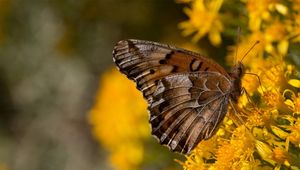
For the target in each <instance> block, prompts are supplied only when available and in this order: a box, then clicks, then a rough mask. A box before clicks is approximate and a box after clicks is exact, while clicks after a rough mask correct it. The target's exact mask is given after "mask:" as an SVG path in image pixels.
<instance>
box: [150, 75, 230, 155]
mask: <svg viewBox="0 0 300 170" xmlns="http://www.w3.org/2000/svg"><path fill="white" fill-rule="evenodd" d="M157 86H158V88H157V90H156V91H155V92H154V94H153V102H152V104H151V105H150V106H149V108H148V109H149V111H150V115H151V116H150V123H151V126H152V134H153V135H154V136H156V137H157V138H158V140H159V142H160V143H161V144H164V145H167V146H168V147H169V149H170V150H172V151H177V152H181V153H189V152H190V151H191V150H192V149H193V148H194V147H195V146H196V145H197V144H198V143H199V142H200V141H201V140H202V139H208V138H210V137H211V136H212V135H213V134H214V133H215V132H216V127H217V126H218V125H219V123H220V122H221V121H222V120H223V118H224V116H225V114H226V112H227V109H228V100H229V95H230V89H231V82H230V81H229V79H228V78H227V77H225V76H224V75H222V74H220V73H218V72H204V71H200V72H195V73H178V74H174V75H170V76H166V77H164V78H162V79H161V81H159V83H158V85H157Z"/></svg>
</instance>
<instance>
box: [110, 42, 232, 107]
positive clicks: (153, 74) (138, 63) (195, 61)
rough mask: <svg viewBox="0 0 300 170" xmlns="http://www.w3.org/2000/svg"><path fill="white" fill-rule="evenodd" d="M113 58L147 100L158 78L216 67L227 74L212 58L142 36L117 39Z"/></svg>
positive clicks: (211, 69) (150, 97)
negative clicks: (118, 40)
mask: <svg viewBox="0 0 300 170" xmlns="http://www.w3.org/2000/svg"><path fill="white" fill-rule="evenodd" d="M113 59H114V62H115V63H116V65H117V67H118V68H119V70H120V71H121V72H122V73H124V74H126V75H127V77H128V78H129V79H132V80H134V81H135V82H136V84H137V88H138V89H139V90H141V91H142V92H143V95H144V97H145V98H146V99H147V101H148V103H151V101H152V94H153V93H154V91H155V89H156V87H157V83H158V81H159V80H160V79H161V78H163V77H165V76H167V75H170V74H173V73H182V72H195V71H216V72H219V73H221V74H223V75H226V76H228V77H229V75H228V74H227V72H226V71H225V70H224V69H223V68H222V67H221V66H220V65H218V64H217V63H215V62H214V61H212V60H210V59H208V58H205V57H203V56H201V55H199V54H197V53H193V52H191V51H187V50H184V49H180V48H177V47H173V46H169V45H164V44H159V43H156V42H150V41H142V40H132V39H131V40H123V41H120V42H118V43H117V45H116V46H115V48H114V51H113Z"/></svg>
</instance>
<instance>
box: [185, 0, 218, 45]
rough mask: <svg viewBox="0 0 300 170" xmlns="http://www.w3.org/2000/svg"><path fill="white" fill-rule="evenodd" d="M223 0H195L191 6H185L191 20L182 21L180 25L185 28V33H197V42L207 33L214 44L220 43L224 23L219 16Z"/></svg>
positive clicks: (195, 38)
mask: <svg viewBox="0 0 300 170" xmlns="http://www.w3.org/2000/svg"><path fill="white" fill-rule="evenodd" d="M222 3H223V0H211V1H205V0H194V1H193V2H192V3H191V8H185V9H184V12H185V13H186V14H187V15H188V17H189V20H188V21H184V22H181V23H180V24H179V27H180V28H181V29H183V35H184V36H187V35H190V34H192V33H195V35H194V37H193V41H194V42H196V41H198V40H199V39H200V38H202V37H203V36H205V35H206V34H208V38H209V40H210V42H211V43H212V44H213V45H215V46H216V45H219V44H220V43H221V41H222V39H221V35H220V33H221V32H222V31H223V24H222V22H221V20H220V17H219V14H218V12H219V10H220V8H221V6H222Z"/></svg>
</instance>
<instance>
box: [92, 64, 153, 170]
mask: <svg viewBox="0 0 300 170" xmlns="http://www.w3.org/2000/svg"><path fill="white" fill-rule="evenodd" d="M100 87H101V90H100V91H99V92H98V94H97V96H96V102H95V105H94V106H93V108H92V110H91V111H90V113H89V116H90V117H89V121H90V124H91V125H92V126H93V128H92V129H93V134H94V136H95V137H96V138H97V139H98V140H99V141H100V142H101V143H102V145H103V147H104V148H106V149H107V150H108V151H109V153H110V162H111V164H112V165H113V166H115V168H116V169H122V170H134V169H139V166H140V164H141V162H142V161H143V159H144V142H143V141H144V140H145V139H147V138H149V137H150V128H149V125H148V122H147V121H148V118H147V116H148V114H147V111H146V109H145V108H146V107H147V106H146V102H145V101H144V100H143V99H142V95H141V94H140V93H139V92H138V90H136V88H135V84H134V83H133V82H131V81H130V80H128V79H126V77H125V76H123V75H121V74H120V73H119V72H118V71H117V70H115V69H113V70H109V71H107V72H106V73H104V74H103V77H102V79H101V82H100ZM116 105H117V107H116Z"/></svg>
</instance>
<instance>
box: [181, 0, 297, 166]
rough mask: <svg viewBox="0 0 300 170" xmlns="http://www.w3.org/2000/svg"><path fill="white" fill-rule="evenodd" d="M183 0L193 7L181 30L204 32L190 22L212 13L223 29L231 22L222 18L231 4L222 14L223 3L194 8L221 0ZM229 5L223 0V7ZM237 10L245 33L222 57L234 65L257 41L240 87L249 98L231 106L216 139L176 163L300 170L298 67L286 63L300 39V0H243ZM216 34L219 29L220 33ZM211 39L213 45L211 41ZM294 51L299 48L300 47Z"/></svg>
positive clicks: (246, 59)
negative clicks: (292, 47)
mask: <svg viewBox="0 0 300 170" xmlns="http://www.w3.org/2000/svg"><path fill="white" fill-rule="evenodd" d="M185 3H188V4H189V6H191V9H189V10H191V11H193V12H191V11H189V12H188V13H187V12H186V13H187V15H188V17H189V18H190V20H189V21H185V22H184V23H185V25H189V27H184V29H185V30H184V31H188V32H189V30H190V29H191V28H193V29H194V32H203V28H202V27H201V28H200V27H199V25H200V24H199V23H198V25H197V24H196V23H195V22H194V21H192V20H197V19H195V18H197V17H198V18H199V20H201V18H203V17H207V16H206V15H212V14H211V13H213V16H214V17H215V18H216V19H215V20H214V21H217V22H218V25H222V27H224V28H225V29H224V30H223V31H226V28H227V27H230V26H232V25H226V24H225V22H224V21H222V20H220V18H225V17H223V16H224V15H225V13H226V14H228V13H230V12H231V11H230V10H232V9H231V8H228V10H227V9H226V8H224V9H222V13H221V12H220V10H219V9H220V8H221V6H218V8H217V10H211V11H209V12H208V13H206V14H203V12H202V11H200V10H197V7H196V4H198V6H201V5H199V3H200V4H202V6H207V5H208V4H215V3H220V0H211V1H204V0H191V1H187V2H185ZM226 3H228V4H230V3H233V2H232V1H226ZM235 3H237V2H236V1H235ZM228 4H226V5H225V1H224V2H223V5H224V6H226V7H228V6H229V5H228ZM220 5H222V2H221V3H220ZM232 6H233V7H232V8H234V5H232ZM236 8H242V9H239V11H247V13H246V14H247V18H248V22H247V24H245V25H241V26H242V30H246V32H247V33H245V34H242V35H241V37H240V42H238V44H237V45H236V46H235V47H229V49H231V52H229V53H228V56H227V57H226V60H227V62H228V63H230V64H233V63H235V62H236V61H240V60H241V58H243V57H244V55H245V53H246V51H247V50H249V48H250V46H251V45H252V44H253V43H255V42H256V41H260V44H259V45H257V46H256V47H255V49H254V50H251V51H250V52H249V54H247V56H246V58H245V59H244V60H243V63H244V65H245V66H246V68H247V69H246V74H245V76H244V77H243V79H242V86H243V87H244V88H245V89H246V90H247V93H248V94H249V96H248V97H247V96H246V95H243V96H242V97H241V98H240V100H239V103H238V106H236V107H237V108H236V109H237V110H238V114H237V113H236V112H234V111H233V110H232V109H231V110H230V111H229V114H228V116H227V117H225V119H224V121H223V124H222V125H221V126H220V128H219V130H218V132H217V134H216V135H215V136H214V137H212V138H211V139H209V140H207V141H202V142H201V143H200V144H199V145H198V146H197V147H196V149H194V151H193V152H192V153H191V154H190V155H188V156H186V158H187V160H186V161H185V162H181V161H179V162H180V164H181V165H182V166H183V167H184V169H189V170H196V169H210V170H214V169H218V170H219V169H222V170H223V169H278V170H279V169H295V170H296V169H300V93H299V90H300V78H299V72H298V69H299V68H297V67H295V66H294V65H293V64H291V63H287V61H286V56H287V55H288V54H289V52H290V51H289V50H290V48H291V47H290V46H291V45H293V44H295V43H297V42H299V40H300V29H299V28H300V27H299V26H300V17H299V14H300V13H299V10H300V1H299V0H290V1H288V0H285V1H284V0H261V1H255V0H241V1H240V2H239V5H237V6H236ZM204 9H208V8H204ZM240 15H245V13H243V14H240ZM241 19H243V20H246V18H245V17H239V16H236V20H237V21H236V22H237V23H243V22H242V21H239V20H241ZM201 21H202V22H203V20H201ZM205 22H210V23H202V24H205V25H206V26H207V27H210V28H208V29H207V28H205V29H206V30H211V29H212V27H214V26H213V25H214V22H213V21H211V20H209V19H208V20H205ZM219 22H220V23H219ZM188 23H189V24H188ZM229 24H230V23H229ZM197 28H199V29H198V30H197ZM216 28H218V27H216ZM220 32H222V31H221V29H219V32H218V34H220ZM206 33H208V32H206ZM219 36H220V35H219ZM200 38H201V37H200ZM232 38H233V39H234V38H235V37H232ZM198 40H199V37H198ZM210 40H211V39H210ZM218 42H221V40H220V41H218ZM211 43H212V44H213V45H216V43H215V42H213V41H212V40H211ZM217 44H218V43H217ZM237 47H238V48H237ZM237 49H239V50H238V51H236V50H237ZM293 50H294V51H295V50H296V51H300V48H297V47H296V48H294V49H293ZM247 72H249V73H254V74H255V75H253V74H252V75H251V74H247Z"/></svg>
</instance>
